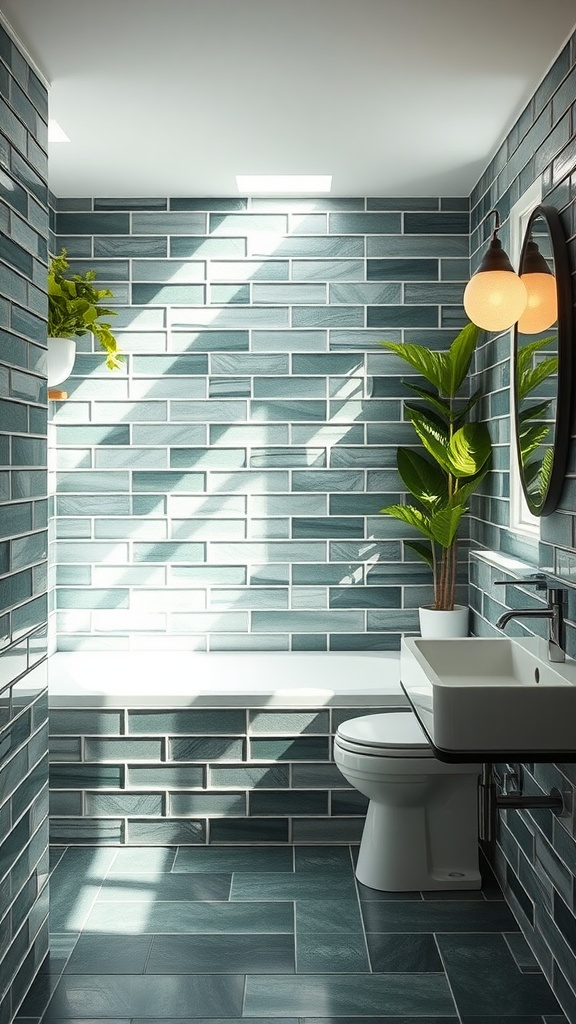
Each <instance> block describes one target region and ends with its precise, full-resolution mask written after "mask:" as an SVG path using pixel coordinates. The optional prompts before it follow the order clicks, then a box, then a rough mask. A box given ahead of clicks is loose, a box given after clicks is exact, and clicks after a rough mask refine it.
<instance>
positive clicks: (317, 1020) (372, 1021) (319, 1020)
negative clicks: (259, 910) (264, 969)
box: [171, 1011, 540, 1024]
mask: <svg viewBox="0 0 576 1024" xmlns="http://www.w3.org/2000/svg"><path fill="white" fill-rule="evenodd" d="M453 1013H454V1011H452V1014H453ZM270 1020H271V1024H280V1018H278V1017H274V1018H271V1019H270ZM171 1024H175V1022H173V1021H171ZM258 1024H262V1020H261V1019H260V1020H259V1021H258ZM298 1024H459V1022H458V1019H457V1018H456V1017H454V1016H453V1015H451V1016H449V1017H444V1016H441V1017H439V1016H436V1015H434V1016H432V1017H421V1016H420V1015H418V1016H417V1017H413V1016H411V1015H410V1016H405V1015H404V1014H402V1015H401V1016H392V1017H391V1016H389V1015H388V1014H386V1016H385V1017H374V1016H372V1015H370V1017H368V1018H366V1017H332V1016H326V1017H299V1018H298ZM539 1024H540V1022H539Z"/></svg>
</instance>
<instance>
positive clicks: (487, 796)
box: [478, 762, 564, 843]
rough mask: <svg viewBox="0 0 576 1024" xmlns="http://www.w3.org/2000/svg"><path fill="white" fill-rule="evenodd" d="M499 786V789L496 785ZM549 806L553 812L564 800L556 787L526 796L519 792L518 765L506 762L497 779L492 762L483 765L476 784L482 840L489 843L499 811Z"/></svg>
mask: <svg viewBox="0 0 576 1024" xmlns="http://www.w3.org/2000/svg"><path fill="white" fill-rule="evenodd" d="M500 787H501V790H502V791H501V792H499V788H500ZM542 807H548V808H549V809H550V810H551V811H554V812H555V813H556V814H561V813H562V811H563V810H564V800H563V798H562V794H561V792H560V790H559V789H552V790H551V792H550V793H549V794H548V796H546V795H542V796H529V795H524V794H523V793H522V777H521V774H520V766H517V765H510V764H509V765H506V771H505V773H504V776H503V777H502V778H500V776H499V775H497V773H496V771H495V770H494V765H493V764H492V763H490V762H487V763H485V764H483V765H482V774H481V775H480V782H479V785H478V835H479V838H480V839H481V840H483V841H484V842H488V843H490V842H492V840H493V839H494V838H495V836H496V825H497V818H498V811H499V810H500V809H502V810H518V809H520V808H542Z"/></svg>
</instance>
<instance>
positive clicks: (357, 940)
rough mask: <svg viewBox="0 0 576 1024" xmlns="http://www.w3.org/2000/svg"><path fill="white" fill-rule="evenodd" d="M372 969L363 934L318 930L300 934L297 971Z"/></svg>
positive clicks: (332, 972)
mask: <svg viewBox="0 0 576 1024" xmlns="http://www.w3.org/2000/svg"><path fill="white" fill-rule="evenodd" d="M369 970H370V964H369V962H368V956H367V953H366V943H365V941H364V936H363V935H360V934H350V933H346V932H344V933H343V934H341V935H334V934H329V935H318V934H317V933H315V932H304V934H300V935H298V939H297V943H296V971H297V973H298V974H351V973H355V972H356V971H360V972H366V973H367V972H368V971H369Z"/></svg>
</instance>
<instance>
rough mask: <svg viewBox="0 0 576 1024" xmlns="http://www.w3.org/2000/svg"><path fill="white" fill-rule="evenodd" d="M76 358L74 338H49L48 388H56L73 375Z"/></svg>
mask: <svg viewBox="0 0 576 1024" xmlns="http://www.w3.org/2000/svg"><path fill="white" fill-rule="evenodd" d="M75 358H76V341H75V339H74V338H48V362H47V374H48V387H49V388H52V387H55V385H56V384H61V383H62V381H63V380H66V378H67V377H69V376H70V374H71V373H72V367H73V366H74V360H75Z"/></svg>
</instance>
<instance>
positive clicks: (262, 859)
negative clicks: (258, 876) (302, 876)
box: [172, 846, 294, 873]
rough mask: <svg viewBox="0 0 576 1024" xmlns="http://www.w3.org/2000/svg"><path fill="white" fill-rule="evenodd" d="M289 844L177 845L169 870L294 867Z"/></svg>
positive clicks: (271, 869) (289, 869) (211, 870)
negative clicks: (198, 846) (252, 845)
mask: <svg viewBox="0 0 576 1024" xmlns="http://www.w3.org/2000/svg"><path fill="white" fill-rule="evenodd" d="M293 870H294V855H293V848H292V847H291V846H260V847H258V846H256V847H251V846H226V847H221V846H205V847H201V848H190V847H186V846H184V847H180V849H179V850H178V852H177V854H176V858H175V861H174V866H173V868H172V871H200V872H204V873H206V872H222V871H259V872H260V871H293Z"/></svg>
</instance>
